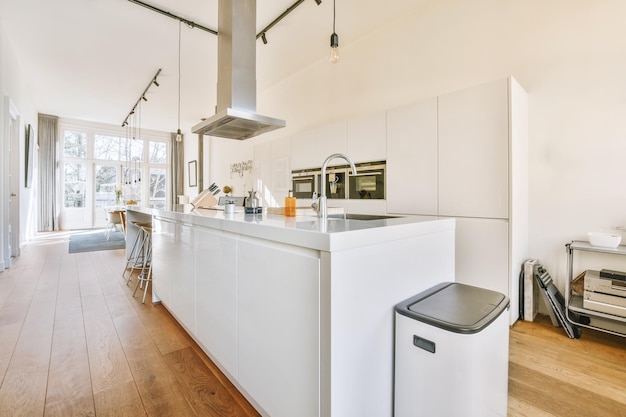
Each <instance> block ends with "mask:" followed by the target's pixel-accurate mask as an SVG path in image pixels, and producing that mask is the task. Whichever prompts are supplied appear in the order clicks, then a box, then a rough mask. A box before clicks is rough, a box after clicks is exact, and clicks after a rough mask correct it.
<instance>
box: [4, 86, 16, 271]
mask: <svg viewBox="0 0 626 417" xmlns="http://www.w3.org/2000/svg"><path fill="white" fill-rule="evenodd" d="M4 105H5V109H6V111H7V116H8V117H7V121H8V132H9V138H8V140H7V144H8V158H7V160H8V162H9V164H8V165H9V167H8V184H7V185H8V190H9V199H8V224H7V225H6V230H7V236H6V241H5V242H4V247H5V248H6V250H5V252H4V254H3V257H4V260H3V261H4V266H5V267H6V268H9V267H11V263H12V260H13V259H15V258H17V257H18V256H19V255H20V130H19V127H20V116H19V113H18V111H17V108H16V107H15V105H14V104H13V102H12V101H11V99H10V98H9V97H5V100H4Z"/></svg>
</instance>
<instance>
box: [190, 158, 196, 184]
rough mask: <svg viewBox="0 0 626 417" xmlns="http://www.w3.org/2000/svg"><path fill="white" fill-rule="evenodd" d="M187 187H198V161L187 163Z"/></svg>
mask: <svg viewBox="0 0 626 417" xmlns="http://www.w3.org/2000/svg"><path fill="white" fill-rule="evenodd" d="M189 186H190V187H197V186H198V161H196V160H193V161H189Z"/></svg>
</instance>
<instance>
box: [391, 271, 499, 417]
mask: <svg viewBox="0 0 626 417" xmlns="http://www.w3.org/2000/svg"><path fill="white" fill-rule="evenodd" d="M508 307H509V299H508V297H506V296H505V295H503V294H501V293H499V292H495V291H491V290H486V289H483V288H478V287H473V286H470V285H465V284H460V283H451V282H446V283H442V284H439V285H437V286H435V287H433V288H431V289H429V290H426V291H424V292H422V293H420V294H417V295H415V296H414V297H411V298H409V299H408V300H405V301H403V302H402V303H399V304H398V305H396V307H395V312H396V313H395V320H396V332H395V375H394V416H395V417H422V416H423V417H491V416H493V417H496V416H497V417H506V415H507V396H508V365H509V322H508V314H502V313H503V312H504V311H507V310H508Z"/></svg>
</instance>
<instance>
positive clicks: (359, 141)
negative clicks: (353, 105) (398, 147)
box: [347, 111, 387, 162]
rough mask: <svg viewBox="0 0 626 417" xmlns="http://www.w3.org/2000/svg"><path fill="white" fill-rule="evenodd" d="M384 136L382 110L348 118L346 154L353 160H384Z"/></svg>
mask: <svg viewBox="0 0 626 417" xmlns="http://www.w3.org/2000/svg"><path fill="white" fill-rule="evenodd" d="M386 137H387V132H386V116H385V112H384V111H381V112H378V113H374V114H369V115H367V116H361V117H355V118H353V119H350V120H348V150H347V155H348V156H349V157H350V158H352V160H353V161H354V162H369V161H384V160H385V158H386V157H387V143H386Z"/></svg>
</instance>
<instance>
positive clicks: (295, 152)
mask: <svg viewBox="0 0 626 417" xmlns="http://www.w3.org/2000/svg"><path fill="white" fill-rule="evenodd" d="M318 154H319V152H318V147H317V139H316V133H315V130H307V131H305V132H300V133H297V134H295V135H293V137H292V138H291V169H303V168H315V167H317V166H320V165H322V163H321V162H320V161H319V156H318Z"/></svg>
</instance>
